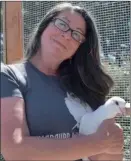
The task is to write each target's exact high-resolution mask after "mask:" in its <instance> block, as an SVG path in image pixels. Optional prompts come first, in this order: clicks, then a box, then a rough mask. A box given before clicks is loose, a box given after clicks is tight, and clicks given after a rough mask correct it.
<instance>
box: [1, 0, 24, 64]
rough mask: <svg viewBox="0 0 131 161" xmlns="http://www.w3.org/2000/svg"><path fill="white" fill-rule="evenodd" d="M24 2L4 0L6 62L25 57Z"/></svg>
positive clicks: (9, 62)
mask: <svg viewBox="0 0 131 161" xmlns="http://www.w3.org/2000/svg"><path fill="white" fill-rule="evenodd" d="M21 3H22V2H20V1H17V2H13V1H12V2H9V1H6V2H4V44H5V53H4V54H5V58H6V60H5V63H7V64H11V63H13V62H17V61H19V60H20V59H22V58H23V31H22V4H21Z"/></svg>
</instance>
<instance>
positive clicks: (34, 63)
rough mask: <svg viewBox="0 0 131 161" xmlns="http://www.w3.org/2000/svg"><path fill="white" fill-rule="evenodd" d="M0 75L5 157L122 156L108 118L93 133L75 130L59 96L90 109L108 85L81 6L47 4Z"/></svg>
mask: <svg viewBox="0 0 131 161" xmlns="http://www.w3.org/2000/svg"><path fill="white" fill-rule="evenodd" d="M1 80H2V85H1V113H2V114H1V116H2V118H1V119H2V125H1V128H2V130H1V137H2V154H3V156H4V157H5V160H77V159H81V158H83V156H87V157H89V158H90V159H91V160H98V159H100V158H103V155H104V153H105V152H106V153H108V154H109V155H108V156H107V155H104V157H105V158H106V157H108V158H106V159H109V156H110V158H111V157H112V158H113V159H114V158H115V157H116V158H117V159H116V160H120V158H122V147H123V135H122V129H121V128H119V127H118V126H116V125H115V123H114V121H113V120H106V121H104V122H103V123H102V124H101V126H100V128H99V129H98V131H97V132H96V133H94V134H92V135H89V136H82V135H75V134H76V132H77V129H75V128H74V127H75V125H76V121H75V119H74V118H73V116H72V115H71V114H70V112H69V111H68V109H67V107H66V105H65V102H64V98H65V97H66V96H67V92H68V93H70V94H72V95H73V97H77V98H79V99H80V100H81V101H82V102H84V103H86V102H88V104H89V105H90V106H91V107H92V109H93V110H95V109H97V108H98V107H99V106H100V105H101V104H103V103H104V101H105V97H106V95H107V94H108V93H109V90H110V88H111V87H112V85H113V81H112V79H111V78H110V77H109V76H108V75H107V74H105V73H104V72H103V70H102V69H101V63H100V58H99V42H98V34H97V32H96V28H95V25H94V23H93V21H92V19H91V17H90V16H89V14H88V13H87V12H86V11H85V10H84V9H82V8H80V7H78V6H72V5H71V4H69V3H64V4H61V5H57V6H55V7H54V8H53V9H51V10H50V11H49V12H48V13H47V14H46V16H45V17H44V18H43V20H42V21H41V22H40V24H39V25H38V28H37V29H36V31H35V33H34V36H33V38H32V39H31V41H30V44H29V46H28V48H27V52H26V56H25V60H24V61H23V62H21V63H18V64H13V65H2V71H1ZM107 132H108V133H109V134H110V135H109V136H108V135H107ZM38 136H40V137H38ZM67 152H68V154H67ZM102 153H103V154H102ZM113 153H114V154H113Z"/></svg>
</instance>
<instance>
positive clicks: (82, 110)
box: [65, 94, 130, 161]
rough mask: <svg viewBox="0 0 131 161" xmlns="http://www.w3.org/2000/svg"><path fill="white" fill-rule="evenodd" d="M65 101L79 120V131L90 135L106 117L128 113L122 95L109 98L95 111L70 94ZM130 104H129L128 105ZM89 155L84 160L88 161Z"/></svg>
mask: <svg viewBox="0 0 131 161" xmlns="http://www.w3.org/2000/svg"><path fill="white" fill-rule="evenodd" d="M65 103H66V105H67V108H68V110H69V112H70V113H71V114H72V115H73V117H74V118H75V120H76V121H77V126H78V127H79V133H80V134H84V135H89V134H92V133H94V132H96V131H97V128H98V127H99V125H100V124H101V123H102V122H103V120H105V119H110V118H114V117H116V116H117V115H126V108H125V107H126V102H125V100H124V99H122V98H120V97H116V96H115V97H112V98H110V99H108V100H107V101H106V102H105V104H104V105H102V106H100V107H98V109H97V110H95V111H93V110H92V109H91V107H90V106H89V105H88V104H81V102H80V100H79V99H74V98H72V97H71V96H70V95H69V94H67V97H66V98H65ZM127 108H130V105H129V104H128V107H127ZM88 160H89V159H88V158H87V157H85V158H83V161H88Z"/></svg>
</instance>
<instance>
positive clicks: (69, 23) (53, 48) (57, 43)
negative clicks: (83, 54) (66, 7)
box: [41, 11, 86, 62]
mask: <svg viewBox="0 0 131 161" xmlns="http://www.w3.org/2000/svg"><path fill="white" fill-rule="evenodd" d="M55 18H56V19H55V20H54V21H52V22H51V23H50V24H49V25H48V27H47V28H46V29H45V30H44V32H43V34H42V36H41V54H43V56H44V57H45V56H46V58H47V57H48V58H49V59H57V60H59V61H60V62H61V61H63V60H66V59H69V58H71V57H72V56H73V55H74V53H75V52H76V50H77V49H78V47H79V46H80V45H81V42H80V41H83V40H84V35H85V32H86V23H85V20H84V19H83V17H82V16H81V15H80V14H78V13H77V12H74V11H64V12H62V13H60V14H59V15H58V16H56V17H55ZM69 28H71V29H72V30H74V31H73V33H72V34H71V30H68V29H69ZM67 30H68V31H67ZM65 31H66V32H65ZM45 54H46V55H45ZM43 56H42V57H43Z"/></svg>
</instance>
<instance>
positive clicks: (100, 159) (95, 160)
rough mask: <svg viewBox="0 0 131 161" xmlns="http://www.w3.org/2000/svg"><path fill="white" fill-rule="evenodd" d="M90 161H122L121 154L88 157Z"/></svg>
mask: <svg viewBox="0 0 131 161" xmlns="http://www.w3.org/2000/svg"><path fill="white" fill-rule="evenodd" d="M89 159H90V161H106V160H109V161H115V160H118V161H123V153H121V154H106V153H102V154H97V155H94V156H91V157H89Z"/></svg>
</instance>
